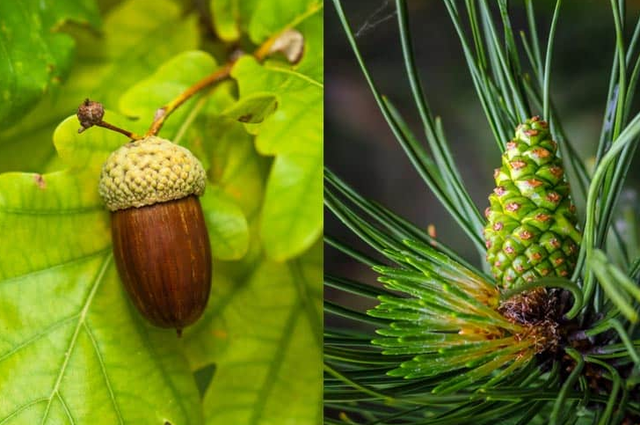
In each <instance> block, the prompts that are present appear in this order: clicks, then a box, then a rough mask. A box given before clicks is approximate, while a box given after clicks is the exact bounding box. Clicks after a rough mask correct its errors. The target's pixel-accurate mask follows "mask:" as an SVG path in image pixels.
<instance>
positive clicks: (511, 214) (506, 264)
mask: <svg viewBox="0 0 640 425" xmlns="http://www.w3.org/2000/svg"><path fill="white" fill-rule="evenodd" d="M548 127H549V126H548V124H547V123H546V122H545V121H542V120H540V118H539V117H533V118H531V119H529V120H527V121H526V122H525V123H524V124H520V125H519V126H518V128H517V129H516V134H515V137H514V138H513V140H511V141H510V142H508V143H507V146H506V151H505V153H504V154H503V155H502V166H501V167H500V168H497V169H496V170H495V173H494V177H495V181H496V188H495V189H494V191H493V193H492V194H491V195H490V196H489V202H490V206H489V207H488V208H487V209H486V211H485V215H486V217H487V219H488V220H489V223H488V224H487V226H486V227H485V229H484V237H485V241H486V245H487V261H488V262H489V264H490V265H491V272H492V273H493V275H494V276H495V278H496V279H497V280H498V282H499V283H501V284H502V286H503V287H505V288H513V287H515V286H518V285H520V284H523V283H525V282H531V281H534V280H536V279H539V278H541V277H545V276H563V277H564V276H569V275H570V274H571V273H573V270H574V268H575V265H576V260H577V254H578V245H579V244H580V241H581V238H582V236H581V233H580V231H579V230H578V229H577V227H576V223H577V217H576V213H575V206H574V205H573V203H572V202H571V198H570V195H569V185H568V183H567V181H566V179H565V177H564V169H563V167H562V161H561V159H560V158H559V157H558V155H557V144H556V142H554V141H553V140H552V139H551V134H550V133H549V128H548Z"/></svg>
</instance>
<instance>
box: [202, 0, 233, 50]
mask: <svg viewBox="0 0 640 425" xmlns="http://www.w3.org/2000/svg"><path fill="white" fill-rule="evenodd" d="M209 4H210V8H211V16H212V18H213V27H214V28H215V30H216V34H218V37H220V39H221V40H224V41H236V40H238V39H239V38H240V25H239V24H240V22H239V21H240V16H239V15H240V10H239V5H238V0H211V2H210V3H209Z"/></svg>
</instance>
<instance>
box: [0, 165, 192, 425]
mask: <svg viewBox="0 0 640 425" xmlns="http://www.w3.org/2000/svg"><path fill="white" fill-rule="evenodd" d="M96 187H97V176H95V175H94V174H86V173H83V174H81V173H71V172H59V173H53V174H46V175H39V174H27V173H7V174H3V175H0V232H2V235H3V237H2V239H1V241H0V258H2V262H0V329H2V337H1V338H0V388H2V397H1V398H0V423H2V424H6V425H9V424H16V425H17V424H92V425H102V424H104V425H112V424H129V423H132V424H133V423H135V424H141V425H142V424H148V425H158V424H164V423H165V422H166V421H168V422H170V423H172V424H176V425H177V424H191V425H200V424H201V423H202V414H201V407H200V402H199V396H198V391H197V388H196V385H195V382H194V380H193V376H192V375H191V373H190V372H189V369H188V365H187V363H186V361H185V359H184V358H183V357H182V354H181V352H180V350H178V349H177V348H176V347H177V344H176V340H175V338H176V337H175V334H174V333H173V332H168V331H162V330H156V329H152V328H151V327H150V326H149V325H147V324H146V323H144V322H143V320H142V319H141V318H140V316H139V314H138V313H137V311H135V309H134V308H133V306H132V305H131V303H130V302H129V300H128V297H127V296H126V294H125V291H124V290H123V288H122V285H121V284H120V281H119V279H118V276H117V272H116V268H115V265H114V261H113V256H112V254H111V248H110V237H109V216H108V214H107V212H106V211H105V210H104V208H103V207H102V203H101V200H100V199H99V197H98V193H97V189H96Z"/></svg>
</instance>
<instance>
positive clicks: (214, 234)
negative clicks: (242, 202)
mask: <svg viewBox="0 0 640 425" xmlns="http://www.w3.org/2000/svg"><path fill="white" fill-rule="evenodd" d="M200 202H201V203H202V209H203V210H204V216H205V220H206V222H207V229H208V230H209V241H210V243H211V253H212V255H213V257H214V258H217V259H220V260H236V259H238V258H242V256H244V254H246V252H247V249H248V248H249V227H248V225H247V219H246V218H245V217H244V214H243V213H242V210H241V209H240V207H239V206H238V205H237V204H236V203H235V202H234V201H233V199H231V198H230V197H229V196H227V195H225V194H224V193H223V192H222V191H221V190H220V189H219V188H216V187H209V188H207V190H206V191H205V194H204V195H203V196H201V197H200Z"/></svg>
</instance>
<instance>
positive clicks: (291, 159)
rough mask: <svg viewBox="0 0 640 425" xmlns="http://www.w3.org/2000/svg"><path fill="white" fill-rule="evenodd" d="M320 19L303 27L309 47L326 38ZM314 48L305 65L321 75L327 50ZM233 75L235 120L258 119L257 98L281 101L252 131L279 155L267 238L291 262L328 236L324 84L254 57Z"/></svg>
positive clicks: (268, 247)
mask: <svg viewBox="0 0 640 425" xmlns="http://www.w3.org/2000/svg"><path fill="white" fill-rule="evenodd" d="M319 19H320V14H319V13H316V14H315V15H311V16H308V17H307V19H306V20H305V21H303V22H301V23H299V29H301V30H303V35H304V36H305V39H306V40H308V42H309V41H311V40H317V39H318V38H319V37H320V36H321V26H320V25H318V24H317V21H318V20H319ZM307 21H315V22H311V23H308V22H307ZM311 46H312V47H311V48H310V51H309V52H307V54H308V57H307V58H306V59H305V60H306V61H307V62H303V63H309V64H313V63H315V64H316V66H317V67H319V68H320V75H321V73H322V72H321V70H322V61H321V54H322V49H321V48H318V47H319V46H318V45H317V43H316V42H314V43H312V44H311ZM314 55H315V56H316V57H315V58H314V57H312V56H314ZM318 57H319V59H318ZM305 66H307V68H308V67H309V66H308V65H305ZM316 74H317V73H314V74H313V75H316ZM232 76H233V77H234V78H235V79H236V80H237V81H238V85H239V90H240V100H239V102H238V103H237V104H236V105H234V106H233V107H232V111H233V114H234V115H235V116H237V117H242V116H247V115H253V114H256V113H257V112H256V107H255V100H254V99H255V98H256V97H257V96H259V97H262V98H264V97H266V96H269V95H270V96H273V97H274V98H275V99H276V104H277V108H276V110H275V112H273V113H272V114H271V115H270V116H268V117H266V118H264V120H263V122H262V123H259V124H247V125H246V127H247V129H248V131H250V132H251V133H253V134H256V139H255V142H256V147H257V149H258V151H259V152H260V153H261V154H263V155H274V156H276V158H275V160H274V162H273V165H272V168H271V171H270V175H269V178H268V181H267V188H266V192H265V201H264V207H263V211H262V218H261V238H262V243H263V246H264V248H265V251H266V252H267V254H268V255H269V256H270V257H271V258H273V259H276V260H280V261H283V260H287V259H289V258H292V257H295V256H296V255H298V254H300V253H301V252H303V251H305V250H306V249H307V248H308V247H309V246H311V244H313V242H314V241H315V240H316V239H317V238H318V237H319V236H320V234H321V233H322V115H323V109H322V102H323V85H322V82H321V81H317V80H314V79H313V77H312V76H309V75H306V74H303V73H301V72H298V71H297V69H296V67H286V66H284V65H282V64H279V63H278V62H274V61H270V62H267V63H266V64H264V65H261V64H259V63H258V62H257V61H256V60H255V59H253V58H251V57H243V58H241V59H240V60H239V61H238V62H237V63H236V65H235V66H234V68H233V70H232Z"/></svg>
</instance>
